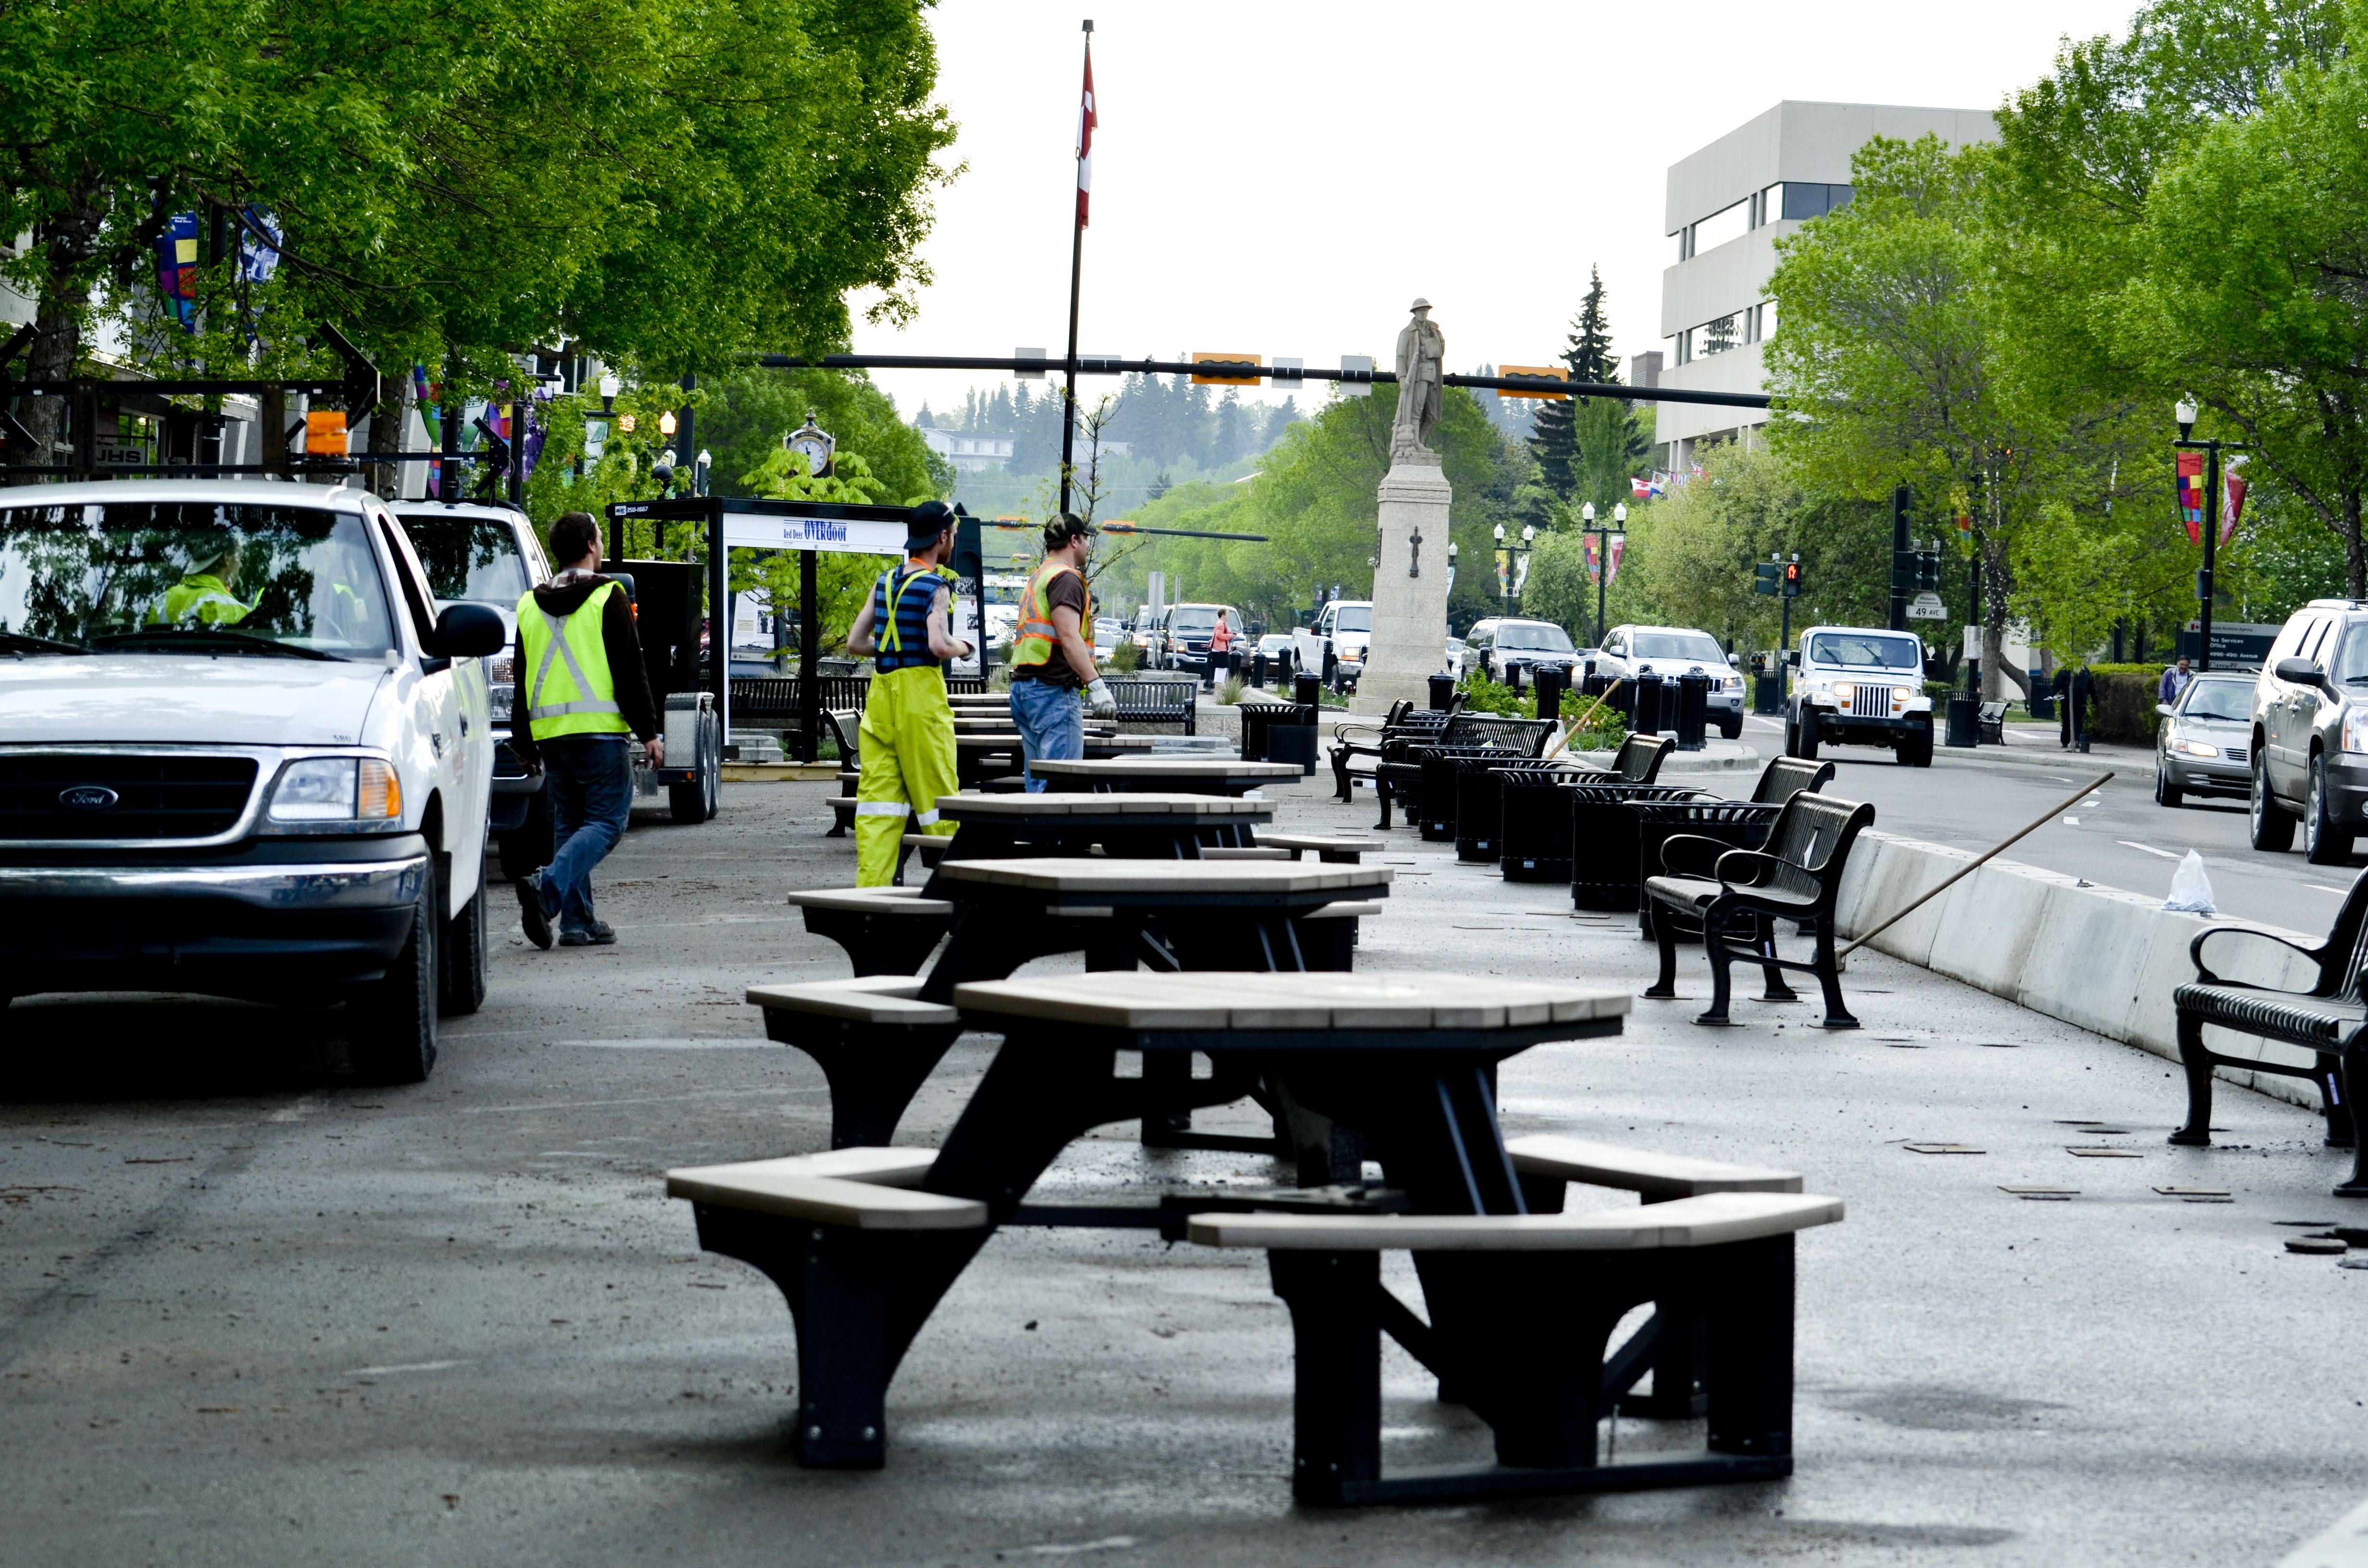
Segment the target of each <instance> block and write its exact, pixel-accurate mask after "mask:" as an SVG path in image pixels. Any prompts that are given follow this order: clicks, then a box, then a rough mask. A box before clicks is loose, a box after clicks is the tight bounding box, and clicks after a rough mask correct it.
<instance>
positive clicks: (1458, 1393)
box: [1187, 1191, 1843, 1506]
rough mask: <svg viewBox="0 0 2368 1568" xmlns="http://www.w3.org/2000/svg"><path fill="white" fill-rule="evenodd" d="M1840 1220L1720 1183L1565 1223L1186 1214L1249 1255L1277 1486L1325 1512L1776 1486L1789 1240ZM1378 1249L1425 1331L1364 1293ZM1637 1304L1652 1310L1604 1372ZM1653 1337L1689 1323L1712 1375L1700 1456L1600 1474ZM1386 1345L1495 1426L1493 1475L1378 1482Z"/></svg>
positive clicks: (1786, 1448) (1477, 1472)
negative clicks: (1418, 1275) (1270, 1346)
mask: <svg viewBox="0 0 2368 1568" xmlns="http://www.w3.org/2000/svg"><path fill="white" fill-rule="evenodd" d="M1842 1213H1843V1210H1842V1203H1841V1200H1840V1199H1834V1198H1824V1197H1818V1196H1816V1195H1812V1194H1802V1193H1791V1192H1744V1191H1723V1192H1707V1193H1702V1194H1701V1195H1699V1196H1695V1197H1691V1198H1681V1199H1672V1200H1670V1201H1668V1202H1666V1203H1646V1204H1641V1205H1636V1206H1634V1207H1630V1208H1623V1209H1615V1210H1592V1211H1588V1212H1585V1213H1578V1214H1561V1213H1548V1214H1478V1215H1441V1214H1342V1215H1326V1214H1304V1213H1293V1214H1280V1213H1266V1212H1252V1213H1247V1214H1196V1215H1193V1216H1192V1217H1191V1218H1190V1221H1188V1224H1187V1234H1188V1235H1189V1237H1190V1239H1191V1240H1192V1241H1194V1242H1196V1243H1198V1244H1201V1245H1203V1246H1216V1247H1263V1248H1265V1249H1266V1250H1267V1261H1268V1267H1269V1269H1270V1270H1271V1272H1272V1275H1273V1278H1274V1288H1275V1293H1276V1294H1277V1295H1280V1296H1281V1298H1282V1299H1283V1301H1284V1302H1285V1303H1286V1304H1287V1305H1288V1306H1289V1307H1290V1308H1291V1321H1292V1340H1293V1346H1294V1350H1295V1355H1294V1365H1293V1381H1294V1385H1295V1386H1294V1392H1293V1401H1292V1406H1293V1426H1294V1435H1293V1446H1294V1449H1295V1450H1296V1451H1295V1456H1294V1460H1293V1463H1292V1493H1293V1495H1294V1496H1296V1497H1297V1499H1298V1500H1299V1501H1300V1502H1301V1503H1303V1504H1309V1505H1315V1506H1352V1505H1358V1504H1372V1503H1417V1502H1452V1501H1464V1500H1470V1499H1474V1498H1483V1497H1492V1496H1505V1495H1509V1494H1519V1493H1560V1492H1604V1491H1630V1490H1635V1489H1638V1488H1643V1487H1653V1486H1686V1485H1699V1484H1703V1483H1715V1482H1736V1481H1763V1480H1770V1479H1773V1478H1776V1477H1781V1476H1784V1475H1789V1474H1791V1473H1792V1470H1793V1236H1794V1234H1795V1233H1797V1232H1800V1231H1803V1230H1806V1229H1809V1228H1811V1227H1813V1226H1817V1225H1827V1224H1832V1223H1834V1222H1836V1221H1839V1220H1840V1219H1841V1218H1842ZM1391 1249H1403V1250H1406V1251H1411V1252H1414V1253H1416V1254H1417V1255H1418V1256H1417V1267H1419V1268H1420V1269H1421V1270H1422V1278H1423V1289H1424V1294H1425V1296H1426V1298H1427V1299H1428V1300H1429V1301H1430V1303H1431V1305H1432V1322H1431V1323H1430V1324H1423V1323H1422V1322H1420V1320H1418V1319H1416V1318H1415V1317H1414V1314H1413V1312H1412V1311H1411V1310H1410V1309H1408V1308H1406V1306H1405V1305H1404V1304H1403V1303H1402V1302H1399V1301H1397V1299H1396V1298H1395V1296H1392V1295H1390V1294H1389V1293H1388V1292H1386V1291H1385V1290H1383V1285H1382V1279H1381V1269H1380V1254H1381V1253H1382V1252H1383V1251H1384V1250H1391ZM1644 1301H1658V1302H1660V1303H1661V1304H1662V1308H1661V1311H1660V1312H1658V1313H1657V1314H1656V1316H1655V1317H1654V1319H1653V1320H1652V1321H1651V1322H1650V1323H1649V1324H1647V1325H1646V1326H1645V1328H1644V1329H1642V1330H1640V1331H1639V1332H1638V1333H1637V1334H1635V1335H1633V1336H1631V1337H1630V1339H1629V1340H1628V1341H1627V1342H1626V1343H1624V1344H1623V1345H1622V1346H1621V1347H1620V1349H1619V1351H1618V1352H1617V1353H1616V1354H1614V1355H1612V1356H1611V1357H1610V1358H1609V1359H1607V1358H1606V1356H1605V1352H1606V1350H1607V1349H1608V1347H1609V1343H1610V1339H1611V1334H1612V1333H1613V1332H1614V1330H1615V1329H1616V1328H1617V1327H1618V1325H1619V1324H1620V1321H1621V1319H1622V1317H1623V1316H1624V1315H1625V1314H1626V1313H1627V1312H1628V1311H1629V1310H1630V1309H1631V1308H1633V1307H1634V1306H1636V1305H1638V1304H1639V1303H1641V1302H1644ZM1668 1324H1678V1325H1679V1332H1685V1331H1690V1330H1691V1328H1692V1327H1693V1326H1694V1325H1699V1330H1700V1333H1701V1335H1702V1340H1703V1344H1704V1353H1705V1355H1706V1357H1707V1358H1708V1360H1709V1362H1710V1364H1712V1365H1713V1366H1714V1367H1715V1368H1716V1369H1717V1375H1716V1376H1715V1377H1714V1378H1713V1379H1712V1380H1711V1381H1710V1383H1709V1386H1708V1389H1707V1391H1706V1392H1707V1399H1706V1412H1705V1413H1706V1414H1707V1415H1708V1416H1709V1441H1708V1452H1706V1453H1704V1454H1701V1455H1698V1456H1692V1457H1689V1458H1685V1459H1677V1460H1667V1459H1656V1460H1646V1461H1643V1462H1632V1463H1628V1464H1613V1465H1605V1464H1601V1463H1600V1462H1599V1460H1598V1455H1597V1451H1596V1426H1597V1423H1598V1421H1599V1420H1600V1418H1601V1417H1602V1416H1603V1415H1607V1414H1609V1413H1610V1410H1611V1405H1612V1403H1613V1402H1614V1401H1615V1400H1617V1399H1618V1398H1619V1397H1620V1395H1621V1394H1622V1393H1623V1392H1626V1390H1627V1389H1628V1388H1629V1387H1630V1386H1632V1385H1633V1384H1634V1382H1635V1381H1637V1380H1638V1379H1639V1378H1641V1377H1642V1376H1643V1375H1644V1372H1645V1369H1646V1368H1647V1366H1649V1365H1651V1364H1652V1363H1653V1361H1654V1359H1655V1358H1656V1354H1657V1353H1658V1352H1659V1350H1660V1348H1661V1339H1662V1337H1663V1335H1664V1334H1665V1333H1668V1332H1671V1331H1670V1330H1669V1329H1668ZM1385 1331H1386V1332H1388V1333H1390V1334H1392V1335H1393V1336H1395V1337H1397V1338H1398V1339H1399V1340H1400V1341H1401V1343H1404V1344H1406V1347H1407V1349H1408V1350H1409V1351H1411V1352H1412V1353H1413V1354H1414V1355H1415V1356H1416V1357H1417V1358H1418V1359H1421V1360H1422V1361H1424V1363H1425V1364H1426V1365H1427V1366H1429V1369H1431V1370H1432V1371H1433V1372H1434V1373H1436V1374H1437V1375H1438V1376H1439V1377H1440V1381H1441V1383H1442V1384H1443V1385H1445V1386H1448V1387H1452V1389H1453V1390H1454V1397H1455V1398H1457V1399H1458V1400H1459V1401H1460V1402H1461V1403H1464V1404H1466V1405H1468V1406H1469V1407H1470V1408H1471V1410H1472V1412H1473V1414H1474V1415H1478V1416H1479V1417H1480V1418H1481V1419H1482V1420H1484V1421H1486V1422H1487V1423H1488V1425H1489V1426H1491V1427H1493V1428H1494V1429H1495V1431H1496V1437H1497V1464H1496V1465H1494V1466H1489V1467H1482V1468H1477V1469H1472V1470H1463V1471H1423V1472H1419V1473H1416V1474H1409V1475H1406V1476H1402V1477H1388V1476H1384V1475H1383V1473H1382V1462H1381V1449H1382V1434H1381V1425H1382V1399H1381V1367H1382V1355H1381V1350H1382V1346H1381V1340H1382V1335H1383V1333H1384V1332H1385ZM1657 1376H1658V1374H1657V1372H1656V1377H1657Z"/></svg>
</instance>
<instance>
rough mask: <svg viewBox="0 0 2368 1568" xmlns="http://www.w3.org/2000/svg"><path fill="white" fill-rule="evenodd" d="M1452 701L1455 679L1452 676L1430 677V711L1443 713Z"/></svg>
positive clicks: (1453, 698)
mask: <svg viewBox="0 0 2368 1568" xmlns="http://www.w3.org/2000/svg"><path fill="white" fill-rule="evenodd" d="M1454 700H1455V677H1454V676H1431V677H1430V710H1431V711H1432V712H1434V713H1444V712H1446V711H1447V705H1448V704H1449V703H1451V702H1452V701H1454Z"/></svg>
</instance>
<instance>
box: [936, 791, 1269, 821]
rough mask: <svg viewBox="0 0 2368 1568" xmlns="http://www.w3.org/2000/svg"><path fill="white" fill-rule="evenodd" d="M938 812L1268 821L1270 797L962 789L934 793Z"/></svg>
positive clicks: (967, 816) (970, 817)
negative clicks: (1247, 798)
mask: <svg viewBox="0 0 2368 1568" xmlns="http://www.w3.org/2000/svg"><path fill="white" fill-rule="evenodd" d="M938 812H939V815H941V816H945V817H949V818H951V819H952V820H953V821H955V822H962V821H982V820H985V819H989V818H993V819H996V820H1015V819H1019V818H1027V817H1113V816H1202V817H1231V818H1235V819H1238V820H1240V821H1244V822H1269V821H1271V820H1273V817H1274V802H1273V801H1239V800H1235V799H1234V798H1233V797H1232V796H1230V795H1171V794H1159V793H1154V792H1152V791H1150V790H1143V791H1140V792H1138V793H1133V794H1125V795H1055V794H1053V793H1051V792H1050V791H1047V792H1046V793H1044V794H1042V795H1026V794H1019V795H980V794H972V793H969V792H968V791H965V792H963V793H962V794H959V795H940V796H939V797H938Z"/></svg>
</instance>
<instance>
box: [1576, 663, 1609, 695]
mask: <svg viewBox="0 0 2368 1568" xmlns="http://www.w3.org/2000/svg"><path fill="white" fill-rule="evenodd" d="M1610 686H1611V679H1610V678H1609V677H1608V676H1600V675H1597V674H1596V673H1595V661H1594V660H1593V659H1589V660H1588V661H1587V678H1586V679H1585V680H1584V681H1581V682H1580V683H1579V687H1578V691H1579V695H1580V696H1582V697H1600V696H1602V695H1603V693H1604V690H1605V688H1606V687H1610Z"/></svg>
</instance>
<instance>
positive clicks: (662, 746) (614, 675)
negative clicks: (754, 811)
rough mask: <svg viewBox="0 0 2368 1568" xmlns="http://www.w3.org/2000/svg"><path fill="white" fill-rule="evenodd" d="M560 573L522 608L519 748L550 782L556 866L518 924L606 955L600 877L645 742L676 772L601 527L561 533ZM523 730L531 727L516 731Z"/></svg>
mask: <svg viewBox="0 0 2368 1568" xmlns="http://www.w3.org/2000/svg"><path fill="white" fill-rule="evenodd" d="M551 558H552V560H553V561H559V562H566V564H565V565H564V567H562V568H561V570H560V572H559V574H558V575H556V576H554V577H553V578H552V580H551V581H550V582H548V583H544V584H541V585H538V586H536V587H533V588H530V589H529V590H528V591H527V593H526V594H525V596H524V597H521V598H520V599H519V600H518V661H517V671H518V673H517V676H516V677H515V686H514V687H513V691H512V695H511V708H510V711H511V713H512V714H513V715H514V722H513V723H512V726H511V730H510V745H511V748H512V749H513V750H515V751H516V752H517V753H518V759H519V760H520V761H522V762H524V763H525V764H526V765H527V766H528V767H535V766H537V765H538V763H539V764H540V765H541V769H542V771H543V772H544V773H545V774H547V775H548V776H549V778H550V783H549V789H550V791H551V828H552V834H551V836H552V843H553V844H554V845H555V846H557V847H556V849H555V850H554V851H553V853H552V857H551V864H550V865H548V866H545V867H544V868H543V869H541V870H540V871H537V872H535V873H533V874H532V875H531V876H528V877H522V878H520V879H519V880H518V883H517V884H516V885H517V888H518V909H519V923H520V924H521V925H523V926H525V927H526V934H527V937H528V939H529V940H530V941H532V942H533V943H534V945H535V946H536V947H538V948H548V947H550V946H551V920H552V916H553V915H557V916H558V917H559V941H560V945H561V946H563V947H569V948H589V947H607V946H608V945H609V944H610V943H612V942H614V941H615V940H616V939H617V933H616V932H615V931H613V930H611V929H609V926H608V924H607V923H606V922H605V921H602V920H600V919H598V918H597V917H596V916H595V915H593V913H592V868H593V867H595V866H597V865H598V864H599V863H600V862H601V860H603V859H604V858H607V856H608V853H609V850H611V849H614V848H615V847H616V846H617V840H619V839H620V838H622V837H623V836H624V835H625V825H626V823H627V822H628V820H629V819H630V816H631V813H632V805H633V766H632V757H631V756H630V755H629V754H628V752H627V750H626V745H625V737H626V736H627V735H628V734H632V735H637V736H639V737H640V738H641V741H642V744H643V745H644V746H646V747H647V748H648V750H649V756H650V766H651V767H664V766H666V741H665V739H664V738H663V737H662V736H661V735H660V734H659V733H658V725H657V704H656V703H655V702H653V701H652V700H651V699H650V679H649V673H648V671H647V669H646V668H645V667H644V666H643V664H642V642H641V639H640V637H638V636H637V635H635V633H634V631H633V607H632V604H631V603H630V602H629V601H628V600H627V599H626V597H625V587H624V585H623V584H621V583H620V582H618V581H617V580H616V579H615V578H614V577H603V576H601V575H600V525H599V524H598V523H596V522H594V521H593V520H592V516H591V514H590V513H588V512H570V513H568V514H566V515H565V516H564V517H561V518H560V519H559V520H558V521H557V522H555V523H553V524H552V525H551ZM516 721H523V722H516Z"/></svg>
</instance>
